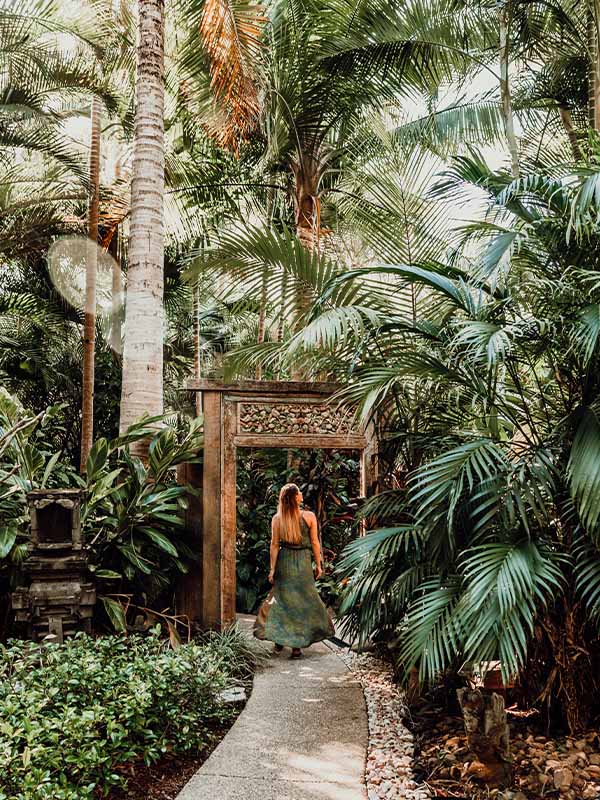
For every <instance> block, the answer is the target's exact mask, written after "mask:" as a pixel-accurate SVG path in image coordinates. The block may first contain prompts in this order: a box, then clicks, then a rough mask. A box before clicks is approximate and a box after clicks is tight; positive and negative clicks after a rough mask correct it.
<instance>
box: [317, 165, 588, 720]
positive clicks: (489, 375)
mask: <svg viewBox="0 0 600 800" xmlns="http://www.w3.org/2000/svg"><path fill="white" fill-rule="evenodd" d="M597 177H598V175H597V171H592V172H591V173H589V174H584V175H583V176H582V175H581V174H577V172H575V173H571V181H568V180H567V181H566V182H565V183H563V182H562V180H560V178H562V175H560V176H559V175H554V174H553V173H552V171H551V170H546V171H545V172H539V173H537V174H528V175H524V176H523V178H522V180H516V181H512V180H511V177H510V175H509V174H508V173H493V172H492V171H491V170H489V169H488V168H487V166H486V165H485V163H484V162H483V161H482V160H481V159H480V158H479V157H476V156H469V157H462V158H459V159H457V160H456V163H455V167H454V169H453V170H452V173H451V174H449V175H448V176H447V178H446V179H445V181H444V184H443V185H441V186H440V191H442V190H443V191H446V192H448V191H451V192H452V193H453V194H456V192H457V191H458V190H459V189H460V187H461V186H464V184H465V182H466V181H469V182H473V183H475V184H476V185H477V186H479V187H485V189H486V191H487V192H489V194H490V197H491V199H492V200H493V201H494V203H495V207H496V213H495V214H494V215H493V217H492V218H491V219H489V220H487V221H486V222H485V223H482V224H481V225H474V226H472V227H471V229H470V230H469V234H468V240H469V241H470V247H471V248H472V245H473V242H474V241H478V242H479V243H480V245H482V246H481V248H480V251H479V252H480V256H479V258H478V259H477V260H475V261H472V260H471V259H467V258H466V257H465V256H461V255H460V251H457V254H456V255H455V256H454V258H453V264H448V263H447V264H445V265H444V264H440V263H438V264H428V265H427V264H422V265H421V266H419V267H410V266H404V265H400V264H396V265H389V266H387V267H379V268H377V267H375V268H371V269H369V273H370V274H371V275H375V274H377V273H378V272H379V273H381V272H383V273H388V274H395V275H397V276H398V277H399V278H403V279H404V280H406V281H408V282H409V283H416V284H417V285H420V286H424V287H427V291H428V293H429V302H428V303H427V304H426V305H425V306H422V307H421V308H422V313H421V314H420V315H419V319H418V321H417V325H416V326H414V328H413V330H411V331H408V330H407V329H406V328H405V329H404V331H403V332H402V333H400V332H397V333H396V334H394V336H395V340H396V346H395V348H394V345H393V339H390V337H389V334H386V335H384V337H383V340H382V344H383V346H384V348H385V350H384V352H385V356H386V358H385V361H384V360H382V358H379V359H377V358H376V357H374V356H373V355H371V357H370V359H369V360H368V361H367V360H365V361H364V362H363V364H362V365H361V366H360V367H359V369H358V370H357V371H356V373H355V375H354V380H353V382H352V384H350V385H349V386H348V389H347V391H346V392H345V396H346V397H347V398H348V399H353V400H355V401H357V402H359V403H360V404H361V405H362V406H363V409H364V412H365V413H366V414H367V415H368V414H370V413H371V412H372V410H373V408H379V409H380V410H381V411H382V412H383V413H384V414H385V416H386V417H387V419H388V420H390V421H391V423H390V431H389V434H390V435H391V436H392V437H393V439H394V441H395V442H396V444H395V446H394V448H393V449H394V450H395V451H396V453H395V459H396V464H395V479H396V487H395V488H393V489H392V490H390V491H388V492H385V493H384V494H382V495H380V496H379V497H377V498H375V499H374V500H373V501H372V502H371V503H370V504H369V506H368V507H367V508H366V509H365V514H367V515H372V516H375V517H376V518H379V520H380V524H382V525H383V527H382V528H381V529H380V530H377V531H374V532H372V533H370V534H369V535H368V536H366V537H365V538H364V539H362V540H359V541H357V542H356V543H354V544H352V545H351V546H349V548H348V549H347V550H346V552H345V556H344V559H343V561H342V563H341V564H340V566H339V573H340V576H341V577H345V578H349V579H350V583H349V585H348V590H347V592H346V595H345V598H344V603H343V606H342V613H343V615H345V617H346V624H347V627H349V628H350V629H352V630H354V631H355V632H358V634H359V635H360V636H361V637H362V638H363V639H366V638H368V637H375V638H377V637H384V638H392V639H393V640H394V641H395V644H396V648H397V658H398V660H399V663H400V665H402V666H403V667H404V668H405V669H407V670H408V669H409V668H410V667H411V666H412V665H413V664H417V665H418V666H419V669H420V673H421V676H422V678H423V679H426V680H435V678H436V676H437V675H438V674H439V673H440V672H441V671H443V670H444V669H448V668H450V669H458V668H459V667H460V666H461V665H463V664H464V662H471V663H472V664H473V665H474V666H476V665H477V664H479V663H481V662H486V661H492V660H496V659H497V660H499V661H500V662H501V664H502V668H503V674H504V678H505V680H507V681H508V679H509V678H514V677H515V676H517V675H518V676H519V677H520V682H521V685H522V686H523V687H524V689H525V692H526V694H527V696H528V698H529V700H530V701H531V702H533V703H535V702H543V703H544V704H546V705H547V708H548V712H549V714H550V718H552V719H557V720H560V721H561V722H566V723H567V724H568V726H569V728H570V729H571V730H572V731H575V730H580V729H581V728H582V727H583V726H585V724H586V721H587V720H588V719H589V718H591V715H593V713H594V710H595V709H596V710H597V708H598V706H599V704H600V687H599V686H598V684H597V681H596V680H595V678H593V677H592V676H594V675H595V674H596V673H597V669H598V663H599V659H600V651H599V649H598V644H597V643H598V620H599V619H600V592H599V590H598V587H599V586H600V572H599V564H600V559H599V558H598V539H597V530H598V520H599V513H600V512H599V509H600V505H599V504H598V502H597V498H598V496H599V493H600V480H599V477H598V475H599V473H598V470H597V468H596V467H595V466H593V464H596V463H597V462H596V461H595V459H596V455H595V454H596V453H597V452H600V451H599V450H598V448H600V426H599V424H598V420H597V416H596V410H595V399H596V397H597V395H598V391H599V390H600V386H599V384H598V374H599V370H598V359H599V358H600V350H599V347H598V344H599V341H600V326H599V325H598V319H599V318H598V316H597V305H598V298H597V296H596V292H597V289H598V287H599V286H600V278H599V275H600V271H599V270H600V261H599V260H598V256H597V242H598V241H599V236H600V232H599V231H598V226H597V223H596V221H595V220H596V217H595V210H594V209H595V208H596V200H595V199H594V198H593V197H592V195H591V193H590V187H591V186H592V185H594V183H595V181H597ZM573 178H575V179H578V180H575V181H574V180H573ZM591 220H594V221H591ZM469 252H473V251H472V249H470V250H469ZM459 267H460V269H459ZM365 272H366V270H365ZM354 280H355V275H354V274H350V273H349V274H348V275H347V276H345V277H342V278H339V279H338V280H337V281H336V284H337V286H336V287H335V288H336V291H339V288H340V284H341V283H343V282H344V281H350V282H353V281H354ZM582 284H583V285H584V286H585V287H586V291H584V292H581V286H582ZM332 288H333V287H332ZM388 342H389V344H388ZM415 390H416V392H417V397H418V410H417V409H415V405H414V399H413V398H414V391H415ZM415 411H418V417H419V422H418V425H417V426H416V427H414V426H410V425H406V422H405V421H406V419H407V413H409V412H411V413H412V415H413V419H414V415H415ZM575 653H585V656H584V657H583V658H582V659H581V660H580V659H579V658H577V657H575Z"/></svg>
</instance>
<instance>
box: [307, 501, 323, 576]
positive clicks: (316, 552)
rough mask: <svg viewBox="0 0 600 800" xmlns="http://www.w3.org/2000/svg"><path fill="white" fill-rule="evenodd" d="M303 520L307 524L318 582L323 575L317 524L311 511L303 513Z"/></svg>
mask: <svg viewBox="0 0 600 800" xmlns="http://www.w3.org/2000/svg"><path fill="white" fill-rule="evenodd" d="M304 519H305V520H306V522H307V523H308V529H309V532H310V543H311V546H312V551H313V556H314V559H315V564H316V565H317V567H316V570H315V580H318V579H319V578H320V577H321V575H322V574H323V565H322V564H321V545H320V543H319V524H318V522H317V518H316V517H315V515H314V514H313V512H312V511H305V512H304Z"/></svg>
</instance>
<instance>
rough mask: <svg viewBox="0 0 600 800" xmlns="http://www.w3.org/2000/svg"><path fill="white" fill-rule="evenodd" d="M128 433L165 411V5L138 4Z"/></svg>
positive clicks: (124, 414)
mask: <svg viewBox="0 0 600 800" xmlns="http://www.w3.org/2000/svg"><path fill="white" fill-rule="evenodd" d="M138 11H139V22H138V26H139V27H138V29H139V34H138V50H137V73H136V90H135V91H136V106H135V123H134V142H133V177H132V182H131V223H130V234H129V267H128V272H127V293H126V311H125V343H124V349H123V387H122V393H121V422H120V424H121V430H123V431H124V430H126V429H127V427H128V426H129V425H131V424H132V423H133V422H135V421H136V420H138V419H139V418H140V417H142V416H143V415H145V414H149V415H151V416H155V415H160V414H162V412H163V336H164V332H163V328H164V312H163V291H164V276H163V263H164V230H163V228H164V210H163V203H164V182H165V146H164V95H165V86H164V0H139V5H138Z"/></svg>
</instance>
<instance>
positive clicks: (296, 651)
mask: <svg viewBox="0 0 600 800" xmlns="http://www.w3.org/2000/svg"><path fill="white" fill-rule="evenodd" d="M290 658H302V650H301V649H300V648H299V647H293V648H292V655H291V656H290Z"/></svg>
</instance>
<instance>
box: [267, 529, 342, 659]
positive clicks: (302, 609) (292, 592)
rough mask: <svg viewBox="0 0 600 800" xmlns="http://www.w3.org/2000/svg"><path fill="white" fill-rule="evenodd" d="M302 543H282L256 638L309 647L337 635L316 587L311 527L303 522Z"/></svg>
mask: <svg viewBox="0 0 600 800" xmlns="http://www.w3.org/2000/svg"><path fill="white" fill-rule="evenodd" d="M301 528H302V545H301V546H291V545H283V546H281V547H280V549H279V554H278V556H277V564H276V565H275V574H274V583H273V588H272V589H271V591H270V593H269V595H268V597H267V599H266V600H265V601H264V603H263V604H262V606H261V607H260V609H259V612H258V615H257V617H256V622H255V623H254V635H255V636H256V638H257V639H266V640H268V641H270V642H275V643H276V644H281V645H285V646H286V647H308V646H309V645H310V644H312V643H313V642H320V641H322V640H323V639H327V638H329V637H330V636H333V634H334V628H333V623H332V621H331V618H330V616H329V614H328V612H327V609H326V608H325V605H324V604H323V602H322V600H321V598H320V597H319V593H318V592H317V589H316V586H315V579H314V575H313V570H312V560H311V546H310V539H309V534H308V526H307V525H306V523H305V522H304V520H302V521H301Z"/></svg>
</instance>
